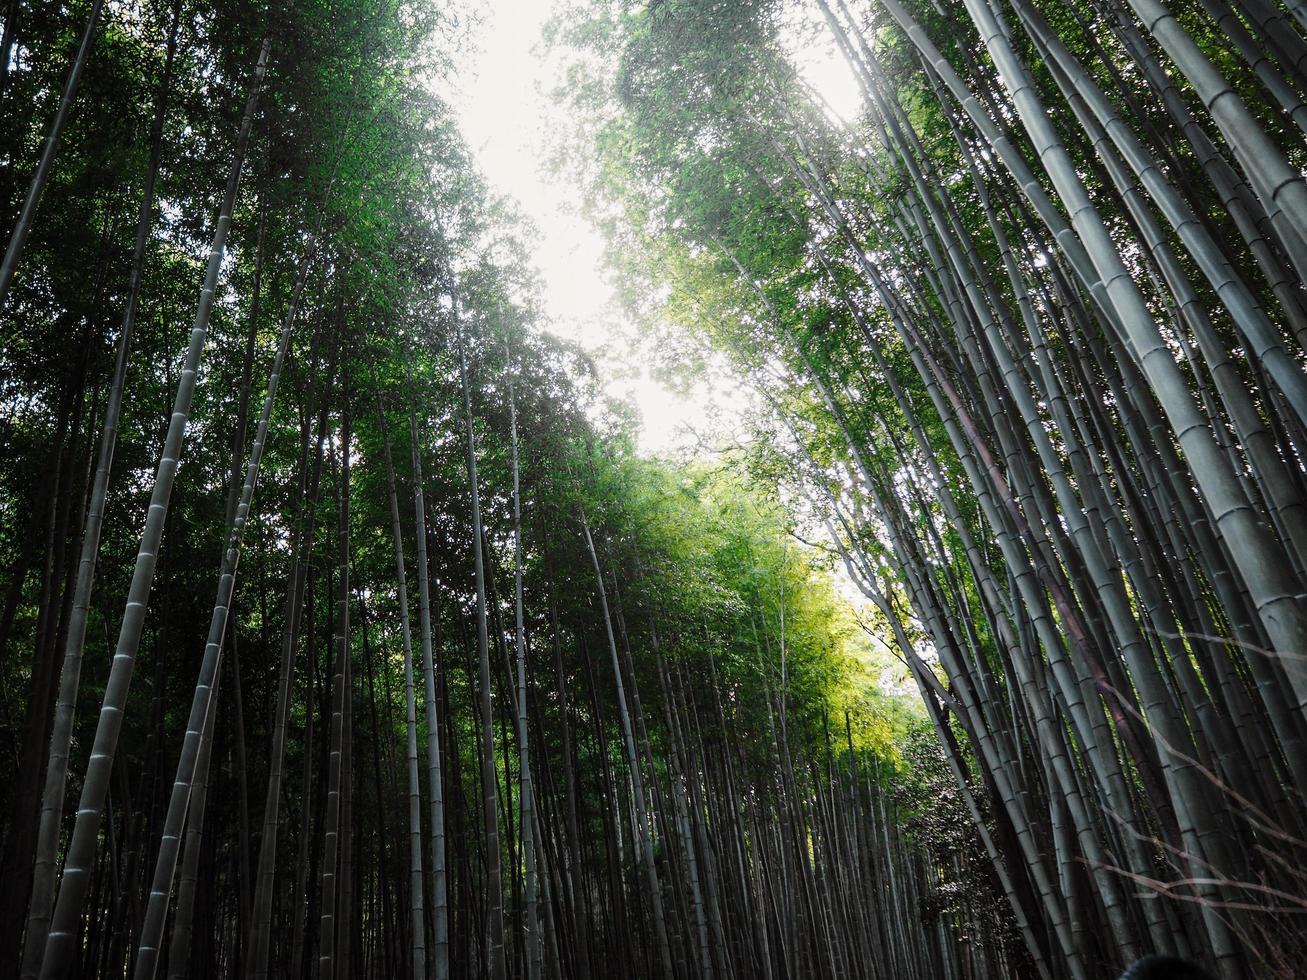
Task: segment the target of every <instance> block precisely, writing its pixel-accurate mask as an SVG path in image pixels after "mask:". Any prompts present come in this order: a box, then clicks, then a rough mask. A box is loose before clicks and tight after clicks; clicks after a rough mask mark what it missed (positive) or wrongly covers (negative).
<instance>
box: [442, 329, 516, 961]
mask: <svg viewBox="0 0 1307 980" xmlns="http://www.w3.org/2000/svg"><path fill="white" fill-rule="evenodd" d="M455 312H456V313H457V310H455ZM455 329H456V330H457V331H458V369H459V378H460V380H461V381H462V383H463V420H464V424H465V426H466V428H467V475H468V490H469V496H470V499H471V506H472V513H471V520H472V564H473V567H474V571H475V576H476V592H477V653H478V657H479V661H480V668H479V682H480V698H479V704H480V714H481V792H482V821H483V824H484V829H485V834H486V841H485V845H486V908H487V915H486V930H487V932H488V934H489V935H488V936H487V947H486V948H487V954H486V955H487V959H488V961H489V972H490V978H491V980H504V978H505V976H506V975H507V970H508V966H507V962H506V959H505V955H504V894H503V891H504V889H503V871H502V859H501V856H500V853H499V804H498V791H497V789H496V787H497V786H498V782H499V776H498V774H497V773H496V770H495V727H494V718H493V715H492V714H491V703H490V633H489V627H488V625H487V622H486V570H485V558H484V556H483V555H482V551H481V532H482V527H481V491H480V489H479V488H478V486H477V462H476V432H475V429H474V428H473V425H472V390H471V387H470V385H469V383H468V376H467V352H466V349H465V345H464V340H463V331H462V328H461V326H457V325H456V327H455Z"/></svg>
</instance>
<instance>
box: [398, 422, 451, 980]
mask: <svg viewBox="0 0 1307 980" xmlns="http://www.w3.org/2000/svg"><path fill="white" fill-rule="evenodd" d="M408 426H409V429H408V431H409V447H410V450H411V452H412V458H413V526H414V543H415V546H416V549H417V573H418V629H419V638H420V642H421V645H422V683H423V696H424V701H425V709H426V721H427V779H428V782H429V783H430V787H431V804H430V806H431V917H432V923H431V925H432V945H433V946H434V947H435V949H434V954H435V956H434V960H435V963H434V966H435V980H449V897H448V882H447V880H446V871H445V794H444V780H443V773H442V772H441V768H440V767H441V763H440V719H439V716H438V713H437V710H436V709H437V703H436V671H435V664H434V662H433V658H432V651H431V582H430V576H431V573H430V571H429V569H428V567H427V516H426V501H425V499H424V496H423V493H422V452H421V448H420V444H419V442H418V427H417V419H416V417H415V416H414V415H412V414H411V413H410V415H409V417H408Z"/></svg>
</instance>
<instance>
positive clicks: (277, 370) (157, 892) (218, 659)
mask: <svg viewBox="0 0 1307 980" xmlns="http://www.w3.org/2000/svg"><path fill="white" fill-rule="evenodd" d="M316 252H317V249H316V246H315V244H314V243H313V242H310V243H309V245H308V252H307V254H306V255H305V256H304V258H303V259H302V260H301V262H300V272H299V275H298V277H297V281H296V283H295V290H294V293H293V294H292V296H291V301H290V306H289V307H288V308H287V310H286V317H285V320H284V321H283V323H282V329H281V337H280V340H279V342H278V344H277V352H276V354H275V355H273V359H272V368H271V370H270V371H269V373H268V390H267V393H266V394H265V395H264V399H263V410H262V413H261V414H260V416H259V424H258V427H257V428H256V429H255V433H254V442H253V443H252V444H251V446H250V460H249V463H248V464H247V466H246V469H245V482H244V484H243V485H242V487H241V495H240V502H239V503H238V504H237V505H236V513H235V515H234V516H233V520H232V524H231V527H230V528H229V529H228V531H227V545H226V548H225V549H224V552H223V561H222V568H221V571H220V572H219V576H218V587H217V596H216V598H215V600H214V605H213V613H212V616H211V617H210V620H209V634H208V639H207V641H206V643H205V647H204V655H203V658H202V660H201V663H200V675H199V678H198V680H197V681H196V683H195V692H194V695H193V697H192V699H191V713H190V719H189V721H188V723H187V727H186V734H185V737H184V739H183V741H182V751H181V756H180V758H179V759H178V760H177V774H176V777H175V778H174V781H173V787H172V793H171V794H170V796H169V800H168V811H167V815H166V816H165V817H164V824H163V836H162V839H161V841H160V845H159V854H158V858H157V860H156V864H155V868H154V877H153V883H152V884H151V887H150V895H149V901H148V903H147V905H146V911H145V921H144V923H143V924H142V926H141V935H140V940H139V943H138V946H137V954H136V969H135V971H134V976H135V978H136V980H152V978H153V976H154V970H155V966H156V964H157V961H158V955H159V950H160V948H161V945H162V941H163V928H164V922H165V920H166V918H167V913H168V902H169V900H170V899H171V897H172V880H173V875H174V874H175V872H176V869H177V856H178V851H179V848H180V844H181V832H182V829H183V826H184V825H185V822H186V810H187V807H188V806H189V805H190V795H191V783H192V780H193V778H194V775H195V767H196V764H197V760H198V758H199V753H200V742H201V741H202V739H203V735H204V730H205V718H206V717H207V716H208V714H209V713H210V712H211V711H212V710H213V705H212V695H213V690H214V685H215V684H216V683H217V677H218V672H219V670H220V669H221V665H222V649H223V640H224V637H225V635H226V632H227V623H228V619H229V617H230V613H231V601H232V594H233V592H234V591H235V588H236V572H237V568H238V566H239V564H240V554H241V544H242V542H243V539H244V535H245V528H246V526H247V524H248V522H249V515H250V507H251V505H252V504H253V501H254V491H255V488H256V486H257V485H258V482H259V469H260V467H261V465H262V463H263V451H264V449H265V448H266V446H267V440H268V428H269V426H270V425H271V422H272V410H273V407H274V406H275V405H276V402H277V388H278V385H279V384H280V382H281V372H282V369H283V367H284V365H285V362H286V355H287V352H288V351H289V349H290V341H291V336H292V335H293V333H294V328H295V320H296V317H297V314H298V312H299V305H300V300H301V298H302V297H303V294H304V286H305V283H306V282H307V281H308V274H309V269H310V268H311V267H312V265H313V259H314V257H315V255H316ZM283 737H284V732H283Z"/></svg>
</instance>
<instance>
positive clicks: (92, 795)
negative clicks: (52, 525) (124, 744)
mask: <svg viewBox="0 0 1307 980" xmlns="http://www.w3.org/2000/svg"><path fill="white" fill-rule="evenodd" d="M270 50H271V39H270V38H268V39H265V40H264V42H263V46H262V48H261V49H260V51H259V58H258V62H257V63H256V65H255V69H254V79H253V83H252V86H251V91H250V95H249V99H248V101H247V102H246V105H245V113H244V116H243V117H242V120H241V127H240V132H239V135H238V136H237V139H236V150H235V158H234V160H233V163H232V169H231V174H230V175H229V176H228V179H227V188H226V193H225V195H224V197H223V202H222V207H221V210H220V211H219V213H218V220H217V227H216V228H215V230H214V236H213V242H212V244H211V245H210V248H209V260H208V265H207V268H206V272H205V278H204V286H203V288H202V289H201V290H200V301H199V308H198V310H197V311H196V315H195V321H194V323H193V325H192V327H191V336H190V341H189V344H188V347H187V350H186V357H185V360H184V361H183V364H182V371H181V376H180V378H179V380H178V385H177V396H176V399H175V401H174V403H173V411H172V415H171V417H170V419H169V422H168V432H167V435H166V436H165V437H164V446H163V453H162V455H161V457H160V459H159V465H158V469H157V471H156V474H155V480H154V487H153V489H152V490H151V493H150V507H149V511H148V514H147V517H146V521H145V529H144V531H143V533H142V535H141V544H140V548H139V550H138V552H137V557H136V565H135V567H134V568H133V570H132V581H131V585H130V587H129V589H128V593H127V606H126V609H125V611H124V613H123V620H122V625H121V627H120V629H119V632H118V643H117V646H116V648H115V651H114V658H113V663H112V666H111V667H110V670H109V678H108V681H107V683H106V686H105V695H104V701H103V704H102V705H101V708H100V717H99V721H98V722H97V724H96V730H95V740H94V742H93V743H92V746H91V757H90V761H89V763H88V765H87V771H86V779H85V781H84V782H83V784H82V794H81V799H80V801H79V803H78V807H77V819H76V822H75V823H74V825H73V834H72V838H71V840H70V842H69V844H68V850H67V854H66V857H65V859H64V871H63V875H62V878H61V880H60V887H59V896H58V899H57V900H56V902H55V906H54V914H53V917H52V919H51V924H50V932H49V935H48V938H47V940H46V949H45V956H44V958H43V960H42V964H41V972H40V976H41V978H42V980H55V978H63V977H66V976H68V975H69V973H70V972H71V970H72V968H73V965H74V963H75V962H76V960H77V951H78V949H79V947H80V945H81V944H80V942H79V937H80V935H81V919H82V907H83V905H84V903H85V901H86V893H87V889H88V887H89V885H90V878H91V872H92V868H93V866H94V864H95V858H96V854H97V852H98V850H99V831H100V821H101V819H102V816H103V812H104V801H105V797H106V796H107V795H108V791H109V777H110V774H111V772H112V769H113V760H114V755H115V752H116V750H117V747H118V734H119V732H120V731H121V729H122V716H123V711H124V709H125V708H126V705H127V692H128V689H129V687H130V686H131V679H132V670H133V668H134V667H135V664H136V652H137V649H138V647H139V646H140V641H141V631H142V628H143V627H144V624H145V611H146V605H147V603H148V601H149V595H150V588H151V586H152V585H153V582H154V569H155V564H156V561H157V557H158V553H159V544H160V540H161V538H162V536H163V525H164V518H165V517H166V515H167V512H168V502H169V500H170V498H171V496H172V488H173V483H174V481H175V478H176V475H177V467H178V462H179V459H180V456H181V450H182V438H183V436H184V433H185V429H186V422H187V419H188V417H189V415H190V408H191V400H192V398H193V396H194V394H195V380H196V374H197V372H198V371H199V366H200V355H201V353H202V352H203V349H204V340H205V336H206V334H207V333H208V326H209V313H210V310H211V309H212V308H213V300H214V293H215V292H216V290H217V287H218V275H219V272H220V271H221V269H222V261H223V256H224V255H225V254H226V247H227V235H228V232H229V230H230V228H231V215H232V209H233V207H234V206H235V202H236V192H237V189H238V188H239V186H240V176H241V170H242V167H243V165H244V162H245V151H246V148H247V147H248V145H249V138H250V131H251V129H252V128H253V125H254V112H255V109H256V108H257V106H258V101H259V95H260V93H261V92H262V89H263V79H264V75H265V74H266V72H267V66H268V53H269V51H270Z"/></svg>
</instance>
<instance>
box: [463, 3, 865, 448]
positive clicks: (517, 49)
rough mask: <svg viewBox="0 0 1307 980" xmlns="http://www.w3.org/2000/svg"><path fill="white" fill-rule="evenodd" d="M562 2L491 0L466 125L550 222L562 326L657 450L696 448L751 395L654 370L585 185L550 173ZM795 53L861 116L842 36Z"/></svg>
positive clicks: (537, 219)
mask: <svg viewBox="0 0 1307 980" xmlns="http://www.w3.org/2000/svg"><path fill="white" fill-rule="evenodd" d="M555 5H556V0H487V2H485V3H482V4H481V5H480V7H479V10H478V16H479V17H480V19H481V24H480V26H479V28H478V29H477V30H476V31H475V35H476V36H475V37H474V39H473V45H472V47H471V49H470V50H469V51H467V52H466V53H465V54H464V56H463V57H462V58H461V59H460V60H461V64H460V66H459V74H460V79H459V82H458V89H457V91H456V92H455V93H454V94H453V95H452V101H453V103H454V106H455V109H456V110H457V112H458V114H459V118H460V123H461V126H462V130H463V134H464V135H465V137H466V138H467V141H468V143H469V144H470V145H471V147H472V150H473V152H474V153H475V155H476V158H477V161H478V163H479V165H480V167H481V170H482V171H483V173H484V174H485V175H486V178H487V180H488V181H489V183H490V185H491V187H492V188H493V189H494V190H495V191H497V192H498V193H500V194H503V195H506V196H508V197H511V198H513V199H514V200H516V201H517V202H518V203H519V204H520V206H521V210H522V212H523V213H524V214H525V215H526V217H528V218H529V219H530V220H531V221H532V223H533V224H535V226H536V227H537V229H538V230H539V232H540V235H539V239H538V246H537V248H536V251H535V255H534V262H535V265H536V267H537V268H538V270H539V271H540V274H541V279H542V281H543V285H544V296H543V297H542V299H543V304H544V308H545V311H546V312H547V314H548V315H549V318H550V320H551V321H552V330H553V331H554V332H555V333H557V334H559V335H561V336H566V337H570V338H572V339H574V340H576V341H578V342H579V343H581V344H582V345H583V346H584V347H585V348H586V349H587V350H588V351H590V352H591V353H592V354H593V355H594V356H595V358H596V360H597V362H598V367H599V370H600V371H601V376H602V377H603V378H604V380H605V384H606V387H607V390H608V392H609V394H610V395H613V396H615V397H620V398H623V399H626V400H628V401H631V402H633V403H634V404H635V405H636V407H637V408H638V409H639V411H640V415H641V417H642V423H643V424H642V426H641V430H640V434H639V442H640V448H641V449H642V450H644V451H645V452H650V453H659V454H663V453H672V452H676V451H680V450H689V451H693V449H694V448H696V445H697V443H698V437H699V436H707V437H714V436H718V435H720V434H724V433H727V432H729V431H731V430H733V429H734V428H735V425H734V422H735V421H736V420H737V419H738V416H739V413H740V412H741V410H742V406H743V405H744V404H746V403H747V396H745V395H744V394H743V393H742V392H741V391H739V390H738V389H734V390H733V386H732V385H731V384H730V382H729V379H726V380H725V381H724V379H721V378H718V379H716V383H715V384H713V385H711V386H710V385H708V384H704V385H702V386H701V387H700V388H699V389H697V390H695V391H693V392H691V394H690V395H689V396H688V397H685V398H682V397H680V396H678V395H676V394H674V393H673V392H672V391H670V390H669V389H667V388H666V387H664V386H663V385H661V384H659V383H658V382H657V381H656V380H654V379H653V378H652V376H651V374H650V361H651V358H650V357H649V356H648V353H647V352H643V353H642V352H641V351H640V350H639V344H638V342H637V341H636V339H635V338H634V337H632V336H631V333H632V331H631V330H629V329H628V328H627V327H625V326H624V325H622V324H621V323H619V322H615V317H616V316H617V314H616V313H615V312H614V311H615V309H616V305H615V304H614V303H613V302H612V289H611V287H610V286H609V284H608V282H607V280H606V278H605V275H604V271H603V240H602V238H601V236H600V234H599V233H598V232H597V231H596V230H595V229H593V228H592V227H591V226H590V225H589V224H588V223H587V222H586V221H585V219H584V218H582V217H581V216H580V214H579V213H578V211H579V204H580V201H579V200H578V188H576V187H575V185H565V184H564V183H562V182H560V181H556V180H554V179H553V178H551V177H550V176H549V175H548V174H547V173H545V170H544V165H543V160H544V157H545V147H546V143H547V140H546V134H547V133H548V132H549V130H550V128H553V129H554V130H556V129H557V128H558V127H562V126H567V125H568V121H567V120H566V118H564V117H563V114H562V112H561V111H560V110H559V109H558V108H557V107H556V106H554V105H553V104H552V103H551V101H550V100H549V97H548V95H547V93H548V90H549V89H550V87H551V86H552V83H553V79H551V78H549V77H547V73H548V71H549V67H548V65H547V64H546V60H545V58H544V57H543V52H542V51H541V50H539V49H540V47H541V40H540V35H541V29H542V27H543V26H544V24H545V22H546V21H547V20H548V18H549V16H550V14H551V13H552V12H553V10H554V8H555ZM822 43H823V46H822V47H816V48H813V49H810V50H805V51H801V52H797V53H796V57H797V60H798V61H799V62H800V65H801V69H802V71H803V73H804V75H805V77H806V78H807V79H808V81H809V82H810V83H811V84H812V85H813V86H814V87H816V88H817V89H818V90H819V91H821V92H822V94H823V95H824V96H825V97H826V99H827V101H828V102H830V103H831V105H832V106H833V107H834V108H835V110H836V111H837V112H839V113H840V114H841V115H844V116H846V117H848V116H851V115H852V114H853V112H854V110H855V109H856V106H857V104H858V97H859V96H858V92H857V87H856V82H855V80H854V78H853V77H852V74H851V73H850V72H849V70H848V68H847V67H846V66H845V64H844V62H843V61H841V60H840V59H839V57H838V55H837V54H836V52H835V51H834V50H833V45H829V44H826V43H825V38H824V37H823V39H822Z"/></svg>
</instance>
